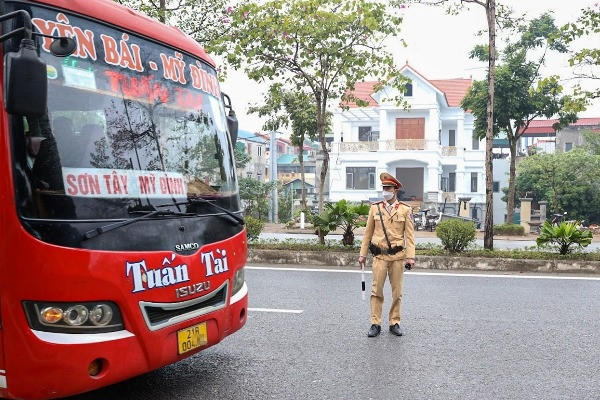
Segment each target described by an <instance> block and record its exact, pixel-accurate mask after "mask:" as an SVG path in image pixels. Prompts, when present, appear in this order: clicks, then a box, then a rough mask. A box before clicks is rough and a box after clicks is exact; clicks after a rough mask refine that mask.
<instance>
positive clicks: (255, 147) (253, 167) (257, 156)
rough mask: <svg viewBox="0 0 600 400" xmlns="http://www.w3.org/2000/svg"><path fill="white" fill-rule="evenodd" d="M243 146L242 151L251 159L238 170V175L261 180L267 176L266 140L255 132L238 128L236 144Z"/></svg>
mask: <svg viewBox="0 0 600 400" xmlns="http://www.w3.org/2000/svg"><path fill="white" fill-rule="evenodd" d="M240 145H241V146H243V147H244V152H245V153H246V154H247V155H249V156H250V158H251V160H250V162H248V163H247V164H246V166H245V167H244V168H243V169H241V170H238V171H237V173H238V177H240V178H253V179H256V180H259V181H261V182H264V181H265V178H266V176H267V172H268V170H267V142H266V141H265V140H264V139H263V138H262V137H260V136H258V135H257V134H254V133H252V132H250V131H246V130H243V129H240V130H238V142H237V143H236V146H240Z"/></svg>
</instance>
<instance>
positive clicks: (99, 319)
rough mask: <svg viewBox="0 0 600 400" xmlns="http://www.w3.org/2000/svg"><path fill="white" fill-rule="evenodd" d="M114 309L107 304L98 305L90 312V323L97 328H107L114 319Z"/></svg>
mask: <svg viewBox="0 0 600 400" xmlns="http://www.w3.org/2000/svg"><path fill="white" fill-rule="evenodd" d="M112 316H113V312H112V309H111V308H110V307H109V306H107V305H106V304H98V305H97V306H96V307H94V308H93V309H92V311H91V312H90V321H92V324H94V325H96V326H105V325H107V324H108V323H109V322H110V320H111V319H112Z"/></svg>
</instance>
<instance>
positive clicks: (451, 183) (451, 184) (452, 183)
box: [448, 172, 456, 192]
mask: <svg viewBox="0 0 600 400" xmlns="http://www.w3.org/2000/svg"><path fill="white" fill-rule="evenodd" d="M448 191H449V192H456V172H450V173H449V174H448Z"/></svg>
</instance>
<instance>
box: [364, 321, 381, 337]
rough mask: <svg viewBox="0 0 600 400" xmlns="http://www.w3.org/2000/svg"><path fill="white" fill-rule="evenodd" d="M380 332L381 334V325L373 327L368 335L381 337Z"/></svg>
mask: <svg viewBox="0 0 600 400" xmlns="http://www.w3.org/2000/svg"><path fill="white" fill-rule="evenodd" d="M379 332H381V325H375V324H373V325H371V329H369V333H367V336H368V337H375V336H377V335H379Z"/></svg>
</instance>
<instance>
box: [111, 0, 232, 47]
mask: <svg viewBox="0 0 600 400" xmlns="http://www.w3.org/2000/svg"><path fill="white" fill-rule="evenodd" d="M114 1H115V2H117V3H119V4H123V5H125V6H127V7H129V8H132V9H134V10H137V11H141V12H143V13H144V14H146V15H148V16H150V17H152V18H155V19H157V20H159V21H160V22H162V23H164V24H167V25H170V26H177V27H178V28H180V29H181V30H182V31H184V32H186V33H187V34H188V35H190V36H191V37H193V38H194V39H195V40H196V41H198V42H200V43H202V44H204V45H206V44H208V43H209V42H211V41H212V40H215V39H216V38H219V37H220V36H222V35H223V34H224V33H225V32H226V31H227V29H228V22H229V18H230V17H229V15H230V14H231V13H232V12H233V8H232V7H231V6H229V4H230V3H229V2H228V1H226V0H114Z"/></svg>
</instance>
